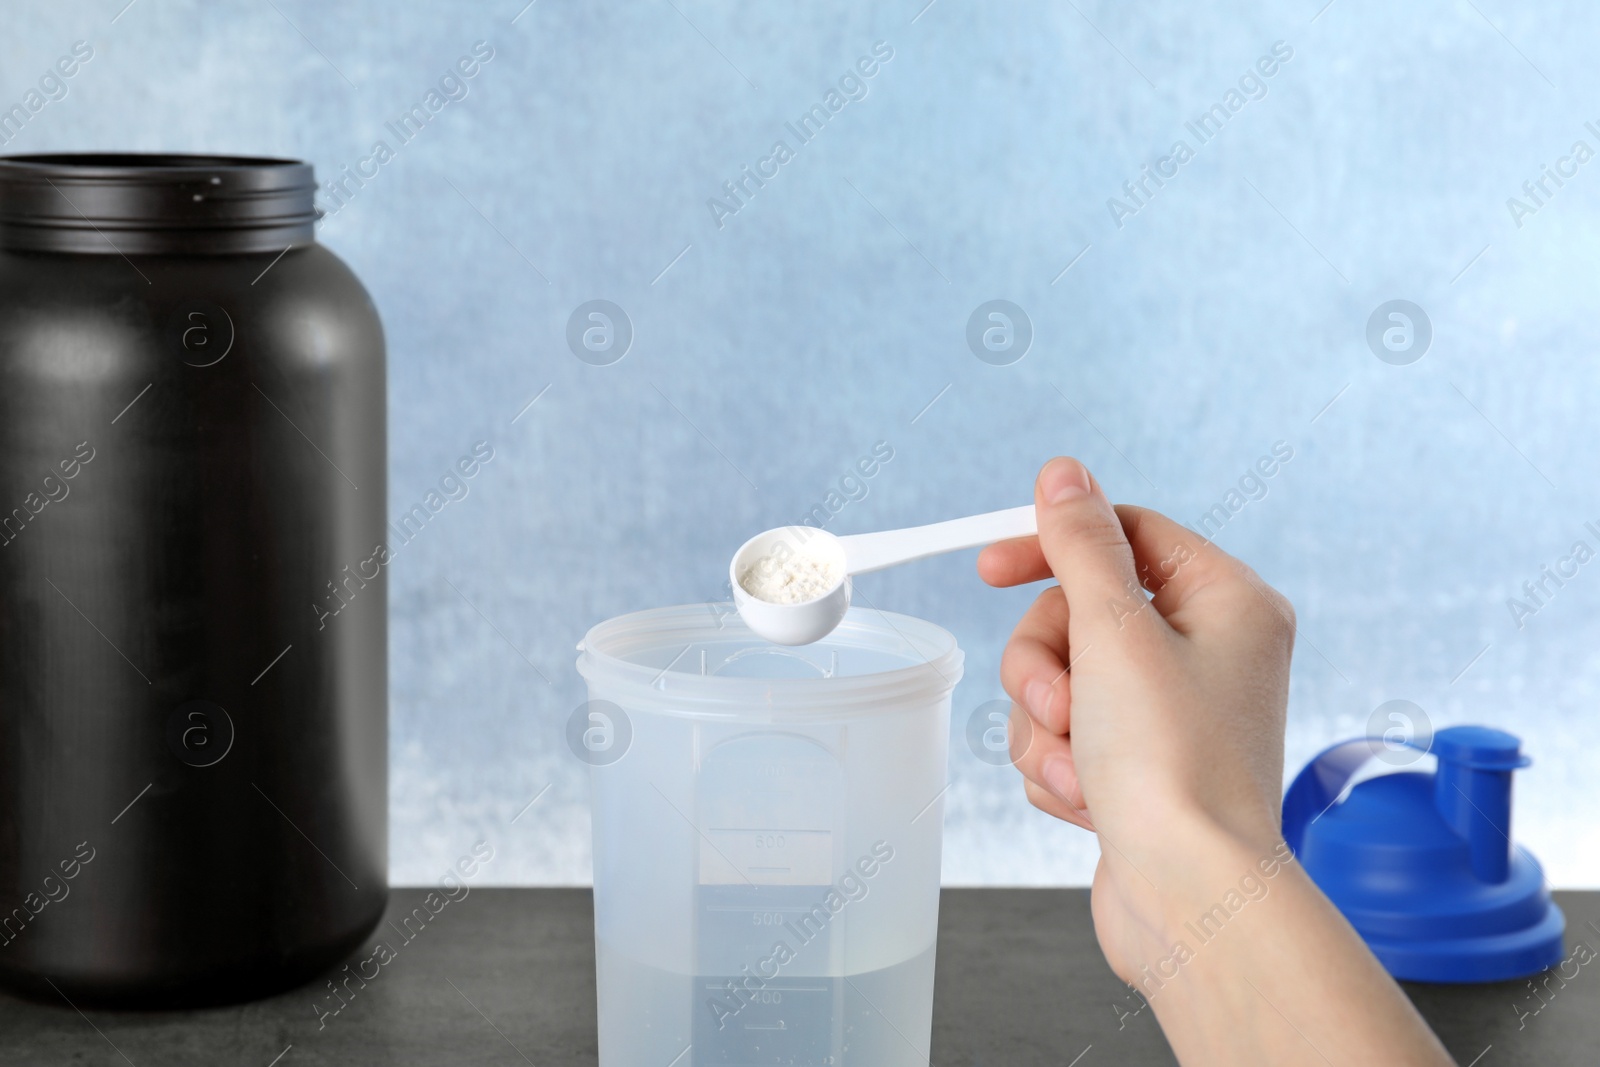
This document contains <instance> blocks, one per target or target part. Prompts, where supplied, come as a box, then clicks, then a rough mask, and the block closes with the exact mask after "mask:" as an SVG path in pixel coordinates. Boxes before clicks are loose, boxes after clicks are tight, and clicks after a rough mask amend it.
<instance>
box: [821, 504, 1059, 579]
mask: <svg viewBox="0 0 1600 1067" xmlns="http://www.w3.org/2000/svg"><path fill="white" fill-rule="evenodd" d="M1038 532H1039V520H1038V517H1037V516H1036V515H1035V514H1034V511H1033V505H1032V504H1029V505H1027V506H1026V507H1020V508H1008V509H1006V510H1005V511H991V512H988V513H987V514H984V515H969V516H967V517H966V518H964V519H950V520H948V521H947V522H936V523H933V524H931V525H928V526H912V527H908V528H907V529H904V530H883V531H880V532H878V533H864V534H849V535H847V536H845V537H841V538H839V543H840V545H841V546H843V548H844V559H845V571H846V572H847V573H849V574H868V573H870V572H872V571H881V570H883V569H884V568H885V567H893V566H895V565H896V564H899V563H911V562H913V561H915V560H919V559H927V558H928V557H929V556H942V555H944V554H945V553H946V552H958V551H960V550H961V549H963V548H977V547H978V546H979V545H992V544H994V543H995V542H996V541H1004V540H1006V539H1007V538H1011V537H1031V536H1033V535H1034V534H1037V533H1038Z"/></svg>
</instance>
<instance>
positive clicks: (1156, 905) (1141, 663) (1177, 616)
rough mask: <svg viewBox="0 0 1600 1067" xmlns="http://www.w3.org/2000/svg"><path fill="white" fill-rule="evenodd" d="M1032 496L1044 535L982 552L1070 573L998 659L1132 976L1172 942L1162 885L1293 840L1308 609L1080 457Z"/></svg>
mask: <svg viewBox="0 0 1600 1067" xmlns="http://www.w3.org/2000/svg"><path fill="white" fill-rule="evenodd" d="M1035 497H1036V499H1035V504H1036V507H1037V509H1038V516H1039V536H1038V537H1036V538H1023V539H1019V540H1015V541H1006V542H1002V543H1000V544H996V545H991V546H990V547H989V548H987V549H986V550H985V551H984V552H983V554H982V555H981V556H980V557H979V559H978V572H979V574H980V575H981V576H982V577H983V579H984V580H985V581H987V582H988V583H990V584H991V585H997V586H1010V585H1018V584H1022V583H1025V582H1034V581H1039V580H1041V579H1045V578H1049V577H1052V576H1054V577H1056V578H1057V579H1058V581H1059V582H1060V584H1059V585H1057V586H1052V587H1051V588H1049V589H1047V590H1045V591H1044V593H1042V594H1041V595H1040V596H1039V598H1038V600H1037V601H1035V603H1034V605H1033V606H1032V608H1030V609H1029V610H1028V612H1027V613H1026V614H1025V615H1024V616H1023V618H1022V621H1021V622H1020V623H1018V625H1017V628H1016V630H1015V632H1014V633H1013V634H1012V636H1011V640H1010V642H1009V643H1008V644H1007V646H1006V651H1005V655H1004V657H1003V659H1002V661H1001V668H1000V677H1001V683H1002V684H1003V685H1004V687H1005V690H1006V692H1007V693H1008V694H1010V696H1011V698H1012V700H1013V701H1015V702H1016V704H1017V705H1018V708H1014V709H1013V722H1012V731H1011V732H1012V744H1013V748H1012V755H1013V758H1014V759H1015V761H1016V765H1017V768H1018V769H1019V770H1020V771H1021V772H1022V774H1023V777H1024V788H1025V790H1026V792H1027V796H1028V799H1029V801H1031V802H1032V803H1033V804H1034V806H1035V807H1038V808H1039V809H1041V810H1043V811H1046V812H1049V813H1050V814H1052V815H1055V816H1057V817H1059V818H1061V819H1064V820H1066V821H1068V822H1071V823H1075V824H1076V825H1078V826H1082V827H1084V828H1086V829H1090V830H1093V831H1095V832H1097V833H1098V834H1099V835H1100V838H1101V841H1102V846H1103V847H1102V860H1101V864H1100V867H1099V869H1098V870H1097V872H1096V877H1095V894H1094V912H1095V925H1096V931H1097V933H1098V934H1099V936H1100V940H1101V945H1102V948H1103V949H1105V951H1106V955H1107V958H1108V959H1109V960H1110V961H1111V964H1112V967H1113V968H1114V969H1115V970H1116V971H1117V972H1118V973H1119V974H1120V975H1122V976H1123V977H1124V978H1129V977H1130V975H1131V974H1133V973H1135V972H1136V971H1137V970H1138V968H1139V966H1140V965H1141V964H1142V963H1143V962H1144V960H1145V958H1146V956H1147V955H1148V952H1149V951H1151V950H1152V949H1162V948H1163V946H1164V945H1165V944H1170V941H1167V940H1166V927H1167V925H1168V918H1169V916H1168V915H1167V912H1168V911H1169V910H1170V908H1171V905H1172V904H1173V894H1172V893H1170V892H1162V891H1158V890H1157V887H1171V886H1173V885H1178V884H1190V883H1192V881H1193V877H1192V876H1193V875H1195V874H1196V873H1197V872H1198V871H1199V870H1201V869H1204V868H1206V867H1209V866H1214V865H1216V864H1217V862H1218V857H1219V856H1221V855H1228V856H1229V859H1228V861H1227V862H1232V863H1235V865H1237V864H1238V863H1244V864H1246V865H1248V863H1249V860H1248V858H1244V859H1240V858H1239V857H1241V856H1244V855H1245V853H1253V854H1255V855H1262V856H1264V855H1268V854H1270V853H1272V851H1273V849H1274V847H1275V846H1276V844H1277V843H1278V841H1279V840H1280V836H1279V827H1278V812H1279V797H1280V790H1281V788H1282V781H1283V735H1284V719H1285V708H1286V705H1287V702H1288V683H1289V659H1290V653H1291V650H1292V648H1293V644H1294V625H1295V624H1294V611H1293V609H1292V608H1291V607H1290V605H1289V603H1288V601H1287V600H1285V599H1284V598H1283V596H1281V595H1280V594H1279V593H1277V592H1276V591H1275V590H1273V589H1272V588H1270V587H1269V586H1267V585H1266V584H1265V583H1264V582H1263V581H1262V580H1261V579H1260V578H1259V577H1257V575H1256V574H1255V572H1254V571H1252V570H1251V569H1250V568H1249V567H1247V566H1245V565H1244V564H1243V563H1241V562H1239V561H1238V560H1236V559H1234V558H1233V557H1232V556H1230V555H1228V554H1227V553H1226V552H1223V551H1222V550H1221V549H1219V548H1217V547H1216V546H1215V545H1213V544H1211V543H1210V542H1208V541H1206V540H1205V539H1203V538H1201V537H1200V536H1199V535H1197V534H1195V533H1193V532H1191V531H1189V530H1187V529H1185V528H1184V527H1182V526H1180V525H1179V524H1177V523H1175V522H1173V521H1172V520H1171V519H1169V518H1167V517H1166V516H1164V515H1161V514H1159V513H1158V512H1155V511H1150V510H1147V509H1145V508H1139V507H1131V506H1128V505H1120V506H1117V507H1116V508H1113V507H1112V505H1111V502H1110V501H1109V500H1107V499H1106V496H1105V493H1104V492H1103V491H1102V490H1101V488H1100V487H1099V485H1098V484H1097V483H1096V482H1095V481H1094V479H1093V478H1092V477H1091V476H1090V475H1089V472H1088V471H1087V470H1086V469H1085V468H1084V467H1083V465H1082V464H1081V463H1079V462H1078V461H1076V460H1074V459H1066V458H1060V459H1055V460H1052V461H1051V462H1050V463H1049V464H1047V465H1046V466H1045V468H1044V470H1043V471H1042V472H1041V473H1040V475H1039V479H1038V482H1037V485H1036V486H1035ZM1146 590H1148V591H1149V592H1150V593H1151V594H1152V595H1151V596H1150V597H1148V598H1147V597H1146V596H1145V595H1144V591H1146ZM1069 664H1070V665H1071V666H1070V670H1069V669H1068V665H1069ZM1163 950H1164V949H1163Z"/></svg>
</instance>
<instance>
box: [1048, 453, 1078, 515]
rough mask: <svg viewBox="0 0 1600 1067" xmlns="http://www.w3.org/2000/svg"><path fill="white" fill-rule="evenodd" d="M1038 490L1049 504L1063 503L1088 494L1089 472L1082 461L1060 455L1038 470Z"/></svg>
mask: <svg viewBox="0 0 1600 1067" xmlns="http://www.w3.org/2000/svg"><path fill="white" fill-rule="evenodd" d="M1039 490H1040V493H1041V494H1042V495H1043V496H1044V499H1045V502H1046V503H1049V504H1064V503H1066V502H1067V501H1068V500H1076V499H1077V498H1078V497H1080V496H1088V495H1089V472H1088V470H1087V469H1085V468H1084V465H1083V464H1082V463H1079V462H1078V461H1077V460H1075V459H1072V458H1070V457H1068V456H1061V457H1059V458H1057V459H1053V460H1051V461H1050V462H1049V463H1046V464H1045V465H1044V470H1042V471H1040V472H1039Z"/></svg>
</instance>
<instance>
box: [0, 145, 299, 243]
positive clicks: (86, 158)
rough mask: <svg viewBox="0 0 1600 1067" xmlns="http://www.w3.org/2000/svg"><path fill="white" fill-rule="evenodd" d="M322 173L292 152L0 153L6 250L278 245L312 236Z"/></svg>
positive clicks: (0, 221)
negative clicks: (291, 155) (284, 156)
mask: <svg viewBox="0 0 1600 1067" xmlns="http://www.w3.org/2000/svg"><path fill="white" fill-rule="evenodd" d="M316 191H317V186H316V178H315V176H314V172H313V170H312V167H311V165H310V164H308V163H302V162H299V161H297V160H292V159H274V158H268V157H257V156H222V155H183V154H172V153H137V152H83V153H77V152H67V153H54V152H53V153H42V154H37V155H16V156H0V248H4V249H8V250H13V251H32V252H71V253H78V254H89V255H95V254H104V255H116V254H119V253H120V254H121V255H124V256H132V255H219V254H240V253H252V252H271V253H274V254H276V253H279V252H283V251H285V250H287V249H289V248H293V247H295V246H297V245H306V244H311V243H312V242H314V241H315V240H316V222H317V219H318V217H319V216H318V212H317V209H316Z"/></svg>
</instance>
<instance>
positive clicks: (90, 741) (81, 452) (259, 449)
mask: <svg viewBox="0 0 1600 1067" xmlns="http://www.w3.org/2000/svg"><path fill="white" fill-rule="evenodd" d="M314 192H315V183H314V179H313V176H312V169H311V167H310V166H307V165H305V164H302V163H296V162H293V161H288V160H277V159H251V158H230V157H213V156H156V155H35V156H11V157H3V158H0V983H3V984H4V985H6V986H8V987H10V988H12V989H14V990H17V991H21V992H25V993H32V994H36V995H41V996H45V997H49V998H51V999H53V1000H55V1001H56V1002H57V1003H60V1001H61V996H62V995H65V996H66V997H68V998H70V999H71V1000H72V1001H73V1002H74V1003H77V1004H80V1005H81V1004H84V1003H110V1004H125V1005H163V1006H171V1005H195V1004H202V1003H215V1002H222V1001H231V1000H239V999H245V998H249V997H253V996H258V995H264V994H267V993H271V992H274V991H277V990H281V989H284V988H286V987H288V986H291V985H293V984H296V983H299V982H301V981H304V980H306V979H308V978H310V977H311V976H313V975H315V974H316V973H318V972H319V971H320V970H322V969H324V968H326V967H327V966H329V965H330V964H332V963H334V962H335V961H337V960H339V959H340V958H341V957H343V956H344V955H345V954H347V953H348V952H349V951H351V950H352V949H353V948H355V947H356V946H357V945H358V944H359V943H360V942H361V941H362V940H363V939H364V938H365V936H366V935H367V934H368V933H369V932H370V931H371V930H372V928H373V927H374V926H375V925H376V923H377V922H378V920H379V917H380V916H381V914H382V911H383V908H384V904H385V899H386V894H387V886H386V877H387V810H386V809H387V799H388V798H387V774H386V755H387V737H386V735H387V722H386V719H387V680H386V679H387V664H386V658H387V654H386V633H385V626H386V620H385V612H386V600H387V597H386V587H387V575H386V573H385V571H386V566H387V562H388V556H387V552H386V551H383V550H382V546H383V544H384V539H385V532H384V531H385V511H386V505H385V425H384V417H385V395H384V392H385V378H384V341H383V329H382V326H381V325H380V323H379V321H378V315H377V312H376V310H375V309H374V307H373V304H372V301H371V299H370V298H369V297H368V295H367V293H366V291H365V290H364V289H363V288H362V286H361V283H360V282H359V281H357V279H356V277H355V275H353V274H352V273H351V272H350V270H349V269H348V268H347V267H346V266H345V265H344V264H343V263H342V262H340V261H339V259H338V258H337V257H335V256H334V255H333V254H332V253H330V252H329V251H327V250H326V249H324V248H322V247H321V246H320V245H318V244H317V241H316V237H315V234H314V231H313V226H314V223H315V221H316V219H317V212H316V209H315V207H314V206H313V196H314Z"/></svg>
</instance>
